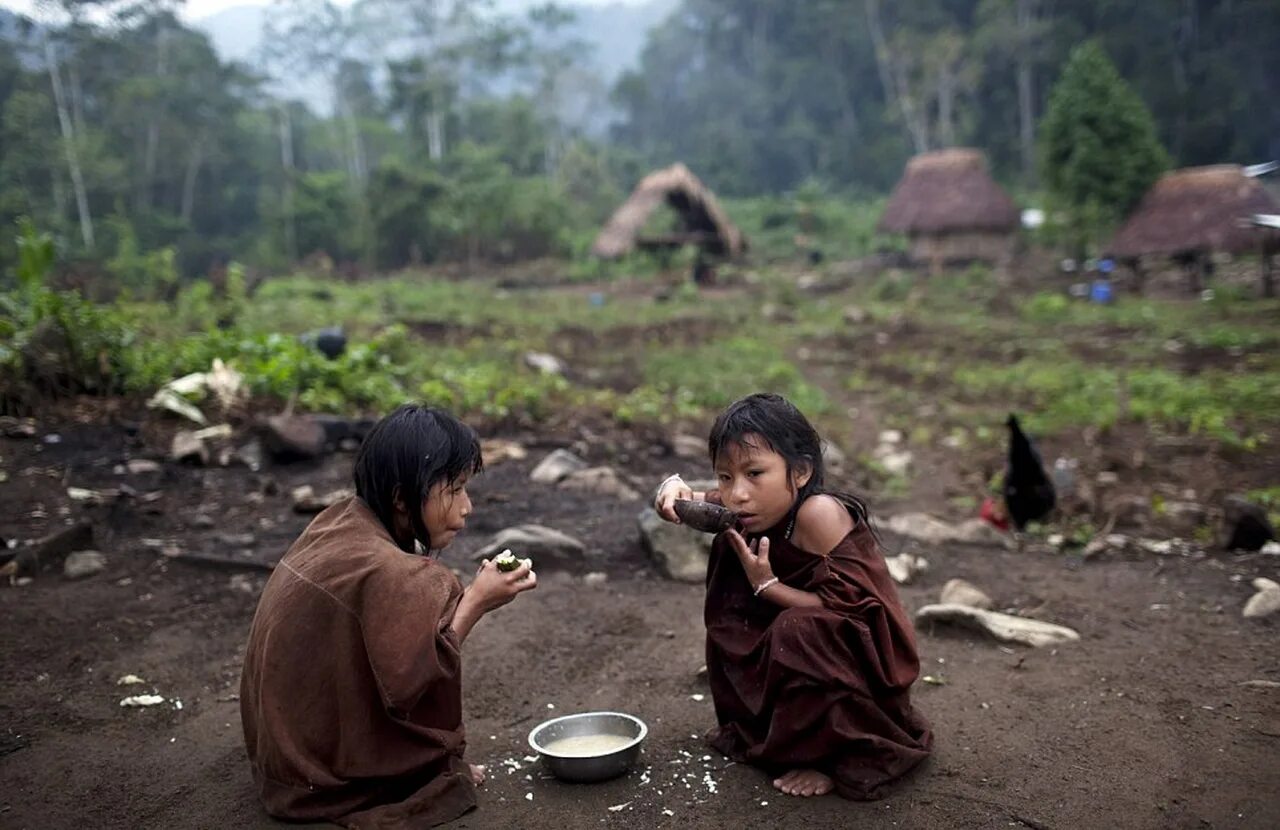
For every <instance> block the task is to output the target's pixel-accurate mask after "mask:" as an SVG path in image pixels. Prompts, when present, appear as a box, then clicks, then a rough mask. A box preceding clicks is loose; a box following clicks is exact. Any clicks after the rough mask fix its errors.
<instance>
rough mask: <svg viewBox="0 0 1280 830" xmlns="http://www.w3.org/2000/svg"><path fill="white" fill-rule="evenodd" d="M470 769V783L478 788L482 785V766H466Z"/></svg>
mask: <svg viewBox="0 0 1280 830" xmlns="http://www.w3.org/2000/svg"><path fill="white" fill-rule="evenodd" d="M467 766H468V767H470V768H471V783H472V784H475V785H476V786H479V785H481V784H483V783H484V766H483V765H482V764H467Z"/></svg>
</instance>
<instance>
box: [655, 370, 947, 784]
mask: <svg viewBox="0 0 1280 830" xmlns="http://www.w3.org/2000/svg"><path fill="white" fill-rule="evenodd" d="M708 444H709V450H710V455H711V462H712V464H713V466H714V467H715V472H716V479H717V481H718V482H719V487H718V489H717V490H715V491H709V492H707V493H695V492H694V491H693V490H692V489H690V487H689V486H688V485H687V484H685V483H684V481H682V480H681V479H680V477H679V476H678V475H677V476H671V477H669V478H668V479H667V480H666V481H664V482H663V483H662V485H660V486H659V489H658V494H657V496H656V497H655V505H654V506H655V508H656V509H657V510H658V512H659V513H660V514H661V515H662V517H663V518H665V519H666V520H667V521H671V522H676V523H678V522H679V521H680V520H679V518H678V517H677V516H676V514H675V512H674V509H673V507H672V505H673V503H674V501H675V500H676V499H695V500H702V499H705V500H706V501H711V502H716V503H719V504H723V505H724V506H726V507H728V508H730V509H731V510H734V511H735V512H737V513H738V517H739V519H738V526H737V527H735V528H732V529H730V530H726V531H724V532H723V533H721V534H719V535H718V536H717V537H716V539H715V542H714V544H713V545H712V550H711V559H710V562H709V563H708V568H707V598H706V605H705V620H706V626H707V672H708V677H709V680H710V683H711V695H712V698H713V700H714V702H715V708H716V718H717V720H718V721H719V726H718V727H717V728H716V729H714V730H712V732H711V733H710V734H709V740H710V742H711V745H712V746H714V747H715V748H716V749H718V750H719V751H721V752H723V753H724V754H725V755H727V756H729V757H730V758H733V759H734V760H736V761H739V762H743V763H749V764H754V765H756V766H759V767H762V768H764V769H766V770H767V771H768V772H769V773H770V774H771V775H773V776H774V780H773V785H774V786H775V787H777V788H778V789H779V790H781V791H782V792H784V793H788V794H790V795H802V796H809V795H823V794H825V793H828V792H831V790H832V789H835V790H836V792H838V793H839V794H840V795H843V796H845V797H847V798H855V799H872V798H879V797H881V796H882V795H884V793H885V790H886V788H887V785H889V784H890V783H891V782H893V781H894V780H896V779H898V778H900V777H901V776H903V775H904V774H906V773H907V772H908V771H909V770H911V769H912V768H913V767H915V766H916V765H917V764H919V763H920V762H921V761H923V760H924V759H925V758H926V757H928V755H929V751H930V749H931V747H932V744H933V736H932V734H931V733H930V731H929V725H928V723H927V722H926V721H925V719H924V718H923V717H922V716H921V715H920V714H919V713H918V712H916V711H915V710H914V709H913V708H912V707H911V700H910V694H909V689H910V688H911V684H912V683H913V682H914V681H915V679H916V676H917V674H918V673H919V668H920V663H919V659H918V658H917V656H916V644H915V636H914V633H913V632H912V629H911V623H910V621H909V620H908V617H907V614H906V612H905V611H904V610H903V608H902V603H901V602H900V601H899V599H898V592H897V589H896V588H895V587H894V583H893V580H892V578H890V576H889V573H888V570H887V568H886V566H885V562H884V557H883V556H882V555H881V553H880V549H879V546H878V544H877V538H876V535H875V533H874V532H873V531H872V529H871V527H870V525H869V523H868V518H867V511H866V507H865V506H864V505H863V503H862V502H861V501H859V500H858V499H856V498H854V497H853V496H849V495H846V494H842V493H829V492H827V491H825V490H824V489H823V463H822V450H821V445H820V442H819V439H818V434H817V433H816V432H815V431H814V429H813V427H812V426H811V425H810V424H809V422H808V420H807V419H806V418H805V417H804V415H802V414H801V413H800V412H799V411H798V410H797V409H796V408H795V407H794V406H793V405H791V403H789V402H788V401H786V400H785V399H783V398H781V397H779V396H777V395H767V394H757V395H751V396H749V397H746V398H743V399H742V400H740V401H737V402H736V403H734V404H732V405H731V406H729V408H728V409H726V410H725V411H724V412H723V413H722V414H721V415H720V417H719V418H718V419H717V420H716V422H715V425H714V426H713V427H712V429H711V437H710V440H709V442H708Z"/></svg>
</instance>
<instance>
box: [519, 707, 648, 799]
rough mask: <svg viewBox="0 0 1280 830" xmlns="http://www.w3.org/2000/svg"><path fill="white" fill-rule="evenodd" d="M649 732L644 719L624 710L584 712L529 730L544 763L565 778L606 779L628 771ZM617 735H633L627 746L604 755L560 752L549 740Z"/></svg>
mask: <svg viewBox="0 0 1280 830" xmlns="http://www.w3.org/2000/svg"><path fill="white" fill-rule="evenodd" d="M648 734H649V727H648V726H645V723H644V721H642V720H640V719H639V718H637V717H634V716H632V715H627V714H624V713H622V712H580V713H579V714H576V715H565V716H563V717H559V718H553V719H552V720H549V721H545V722H543V723H540V724H538V725H537V726H535V727H534V728H533V731H531V732H530V733H529V746H531V747H533V750H534V751H535V752H537V753H538V754H539V755H541V756H542V763H543V765H544V766H545V767H546V768H547V769H548V770H549V771H550V772H551V774H552V775H554V776H555V777H556V778H560V779H562V780H565V781H583V782H585V781H604V780H605V779H607V778H614V777H616V776H619V775H622V773H624V772H626V771H627V770H628V769H629V768H630V767H631V765H632V764H634V763H635V761H636V758H637V757H639V755H640V745H641V744H642V743H644V739H645V736H646V735H648ZM587 735H616V736H618V737H621V738H627V739H629V741H628V743H627V744H626V745H625V746H622V747H619V748H618V749H615V750H613V751H611V752H607V753H605V754H603V755H588V756H581V755H557V754H556V753H554V752H549V751H547V744H549V743H552V742H553V741H558V740H560V739H561V738H577V737H584V736H587Z"/></svg>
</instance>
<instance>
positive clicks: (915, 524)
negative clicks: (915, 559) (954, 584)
mask: <svg viewBox="0 0 1280 830" xmlns="http://www.w3.org/2000/svg"><path fill="white" fill-rule="evenodd" d="M886 527H887V528H888V529H889V530H890V531H891V532H893V533H896V534H898V535H899V536H906V537H907V538H909V539H915V540H917V541H920V542H925V543H926V544H932V545H937V544H943V543H946V542H961V543H964V544H999V545H1002V544H1004V543H1005V541H1006V538H1005V536H1004V534H1002V533H1001V532H1000V531H998V530H996V529H995V528H994V527H992V526H991V525H989V524H987V523H986V522H984V521H982V520H981V519H966V520H965V521H963V522H960V523H959V524H954V525H953V524H950V523H948V522H944V521H942V520H941V519H936V518H934V517H933V516H930V515H928V514H926V513H902V514H899V515H897V516H890V517H889V521H888V522H887V523H886Z"/></svg>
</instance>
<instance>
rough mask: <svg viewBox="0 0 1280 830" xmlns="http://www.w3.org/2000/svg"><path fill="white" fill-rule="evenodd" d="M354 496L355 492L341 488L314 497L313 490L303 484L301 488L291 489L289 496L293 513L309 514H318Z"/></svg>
mask: <svg viewBox="0 0 1280 830" xmlns="http://www.w3.org/2000/svg"><path fill="white" fill-rule="evenodd" d="M355 494H356V492H355V490H351V489H348V488H342V489H339V490H330V491H329V492H328V493H325V494H324V495H320V496H318V495H316V491H315V488H314V487H312V486H311V485H310V484H304V485H302V486H301V487H295V488H293V492H292V493H291V494H290V495H291V496H292V497H293V512H295V513H303V514H311V513H319V512H320V511H321V510H324V509H325V508H326V507H329V506H330V505H332V504H337V503H338V502H340V501H342V500H343V499H349V498H351V497H352V496H354V495H355Z"/></svg>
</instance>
